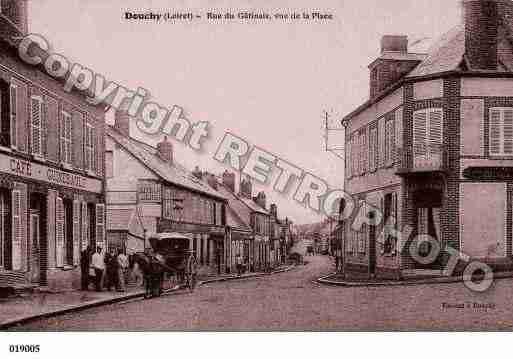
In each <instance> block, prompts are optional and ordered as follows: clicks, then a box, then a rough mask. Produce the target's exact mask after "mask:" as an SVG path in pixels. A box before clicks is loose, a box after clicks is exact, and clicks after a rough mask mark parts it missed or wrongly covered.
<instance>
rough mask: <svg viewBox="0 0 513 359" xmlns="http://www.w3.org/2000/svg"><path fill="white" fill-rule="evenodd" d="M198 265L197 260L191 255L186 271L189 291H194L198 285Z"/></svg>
mask: <svg viewBox="0 0 513 359" xmlns="http://www.w3.org/2000/svg"><path fill="white" fill-rule="evenodd" d="M196 267H197V262H196V258H194V256H190V257H189V259H188V260H187V267H186V272H185V278H186V286H187V288H189V291H190V292H191V293H192V292H193V291H194V288H195V287H196Z"/></svg>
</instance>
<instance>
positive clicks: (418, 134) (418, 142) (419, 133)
mask: <svg viewBox="0 0 513 359" xmlns="http://www.w3.org/2000/svg"><path fill="white" fill-rule="evenodd" d="M426 127H427V112H426V111H418V112H415V113H414V115H413V154H414V156H415V157H417V156H425V155H426V138H427V128H426Z"/></svg>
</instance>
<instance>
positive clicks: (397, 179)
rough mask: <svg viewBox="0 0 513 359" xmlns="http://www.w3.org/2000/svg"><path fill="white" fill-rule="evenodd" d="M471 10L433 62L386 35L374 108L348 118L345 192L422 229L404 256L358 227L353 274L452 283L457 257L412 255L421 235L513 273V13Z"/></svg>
mask: <svg viewBox="0 0 513 359" xmlns="http://www.w3.org/2000/svg"><path fill="white" fill-rule="evenodd" d="M461 3H462V7H463V11H462V13H463V19H462V23H461V24H460V25H458V26H456V27H455V28H454V29H452V30H451V31H449V32H448V33H447V34H445V35H444V36H442V38H441V39H440V40H439V41H438V42H437V43H436V44H435V45H434V46H433V47H432V48H431V49H430V50H429V52H428V53H427V54H416V53H410V52H409V51H408V38H407V37H406V36H384V37H383V39H382V42H381V55H380V56H379V57H378V58H377V59H376V60H375V61H374V62H373V63H372V64H371V65H370V66H369V69H370V99H369V100H368V101H367V102H365V103H364V104H362V105H361V106H360V107H358V108H357V109H356V110H354V111H353V112H352V113H351V114H349V115H348V116H346V117H345V118H344V119H343V124H344V125H345V127H346V149H347V151H346V171H345V177H346V178H345V189H346V190H347V191H348V192H349V193H351V194H354V195H355V196H356V198H358V199H360V200H365V201H366V202H367V203H370V204H372V205H373V206H375V207H376V208H378V209H379V210H380V211H381V213H382V214H383V215H384V217H385V220H389V219H390V218H396V219H397V220H396V224H395V226H396V229H404V228H406V226H409V227H410V228H411V229H412V233H411V236H409V238H406V239H407V240H408V242H406V245H405V246H404V249H403V250H402V251H399V250H398V249H397V246H396V244H397V243H396V239H395V238H394V237H393V236H391V235H390V234H389V233H386V234H385V237H384V239H385V240H384V243H377V236H378V235H379V233H380V232H381V231H382V229H383V226H380V227H378V228H375V227H374V226H371V227H364V230H363V231H362V232H356V231H353V230H352V229H351V225H348V224H350V221H347V222H346V223H345V226H342V225H341V227H340V228H343V231H344V232H343V234H344V235H343V236H341V235H340V234H339V237H341V238H340V240H341V241H342V243H344V245H345V246H344V251H345V253H344V258H345V268H346V270H348V271H355V272H363V273H368V274H369V275H370V276H381V277H404V276H410V275H413V276H415V275H427V274H429V275H431V274H441V269H442V268H443V267H444V265H445V263H446V261H447V256H444V255H441V256H438V257H437V259H436V260H434V261H433V262H432V263H430V264H421V263H419V262H418V261H416V260H414V259H413V258H412V256H411V255H410V244H411V240H412V239H413V238H414V237H416V236H417V235H430V236H431V237H433V238H435V239H436V241H437V242H438V244H439V245H440V247H441V248H444V247H445V246H446V245H449V246H451V247H452V248H454V249H456V250H459V251H461V252H462V253H464V254H466V255H469V256H470V257H471V258H473V259H479V260H480V261H484V262H486V263H488V264H490V265H491V266H492V267H494V268H495V269H501V268H502V269H504V268H511V265H512V217H513V216H512V204H513V202H512V199H513V176H512V175H513V171H512V169H513V90H512V89H513V56H512V53H513V42H512V40H513V37H512V33H513V32H512V31H513V2H512V1H505V0H495V1H484V0H464V1H462V2H461ZM406 233H407V232H406ZM432 248H433V246H431V245H429V244H427V243H424V244H423V245H421V246H419V247H418V248H417V250H418V254H419V255H421V256H425V255H427V254H428V253H429V252H430V251H431V249H432ZM461 263H462V262H460V264H461ZM458 272H461V268H460V266H458V267H457V271H456V273H458Z"/></svg>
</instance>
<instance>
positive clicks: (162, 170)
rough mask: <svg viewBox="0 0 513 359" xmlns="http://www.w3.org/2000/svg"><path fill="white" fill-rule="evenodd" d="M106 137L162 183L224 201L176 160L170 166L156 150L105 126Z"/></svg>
mask: <svg viewBox="0 0 513 359" xmlns="http://www.w3.org/2000/svg"><path fill="white" fill-rule="evenodd" d="M107 135H108V136H109V137H111V138H112V139H113V140H114V141H116V143H118V144H119V145H120V146H122V147H123V148H124V149H125V150H126V151H128V152H129V153H130V154H132V155H133V156H134V157H135V158H137V159H138V160H139V161H141V162H142V163H143V164H144V165H145V166H146V167H148V168H149V169H150V170H151V171H153V172H154V173H155V174H156V175H158V176H159V177H160V178H162V179H163V180H164V181H167V182H169V183H173V184H175V185H177V186H180V187H184V188H187V189H191V190H194V191H196V192H200V193H203V194H206V195H208V196H211V197H215V198H218V199H222V200H225V198H224V197H223V196H222V195H221V194H220V193H219V192H217V191H216V190H214V189H213V188H212V187H210V186H209V185H208V184H207V183H205V182H204V181H202V180H200V179H198V178H196V177H195V176H194V175H193V174H192V173H191V172H189V171H188V170H187V169H186V168H185V167H184V166H182V165H181V164H179V163H177V162H176V160H173V164H172V165H171V164H169V163H166V162H164V161H162V160H161V159H160V158H159V157H158V156H157V149H156V148H154V147H151V146H149V145H146V144H145V145H143V144H142V143H141V142H139V141H137V140H135V139H133V138H130V137H126V136H124V135H122V134H121V133H119V132H118V131H117V130H116V129H114V128H113V127H112V126H107Z"/></svg>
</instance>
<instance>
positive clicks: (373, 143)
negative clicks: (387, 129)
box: [369, 127, 378, 172]
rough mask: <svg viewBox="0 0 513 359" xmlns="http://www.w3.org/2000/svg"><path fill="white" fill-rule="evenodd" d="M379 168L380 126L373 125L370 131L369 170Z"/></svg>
mask: <svg viewBox="0 0 513 359" xmlns="http://www.w3.org/2000/svg"><path fill="white" fill-rule="evenodd" d="M377 168H378V128H377V127H372V128H371V129H370V131H369V170H370V171H371V172H374V171H376V170H377Z"/></svg>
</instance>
